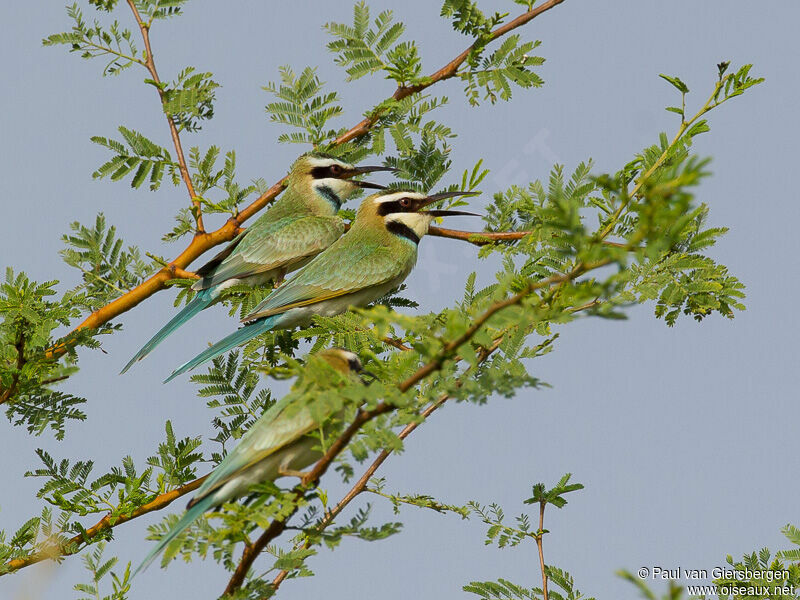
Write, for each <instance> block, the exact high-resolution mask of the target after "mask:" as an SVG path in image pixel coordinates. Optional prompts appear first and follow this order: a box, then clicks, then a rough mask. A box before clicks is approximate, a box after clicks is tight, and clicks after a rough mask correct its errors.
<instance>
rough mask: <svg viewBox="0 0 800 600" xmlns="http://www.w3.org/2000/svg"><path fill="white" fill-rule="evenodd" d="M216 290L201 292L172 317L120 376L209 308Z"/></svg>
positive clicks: (129, 362) (210, 289)
mask: <svg viewBox="0 0 800 600" xmlns="http://www.w3.org/2000/svg"><path fill="white" fill-rule="evenodd" d="M214 290H215V288H208V289H206V290H202V291H200V292H199V293H198V294H197V295H196V296H195V297H194V298H193V299H192V301H191V302H189V304H187V305H186V306H184V307H183V310H181V311H180V312H179V313H178V314H177V315H175V316H174V317H172V319H171V320H170V321H169V323H167V324H166V325H164V326H163V327H162V328H161V329H159V330H158V332H157V333H156V334H155V335H154V336H153V337H152V338H150V341H149V342H147V343H146V344H145V345H144V346H142V349H141V350H139V351H138V352H137V353H136V354H135V355H134V357H133V358H132V359H130V361H128V364H127V365H125V368H124V369H122V371H121V372H120V375H122V373H124V372H125V371H127V370H128V369H130V368H131V367H132V366H133V364H134V363H136V362H137V361H140V360H142V359H143V358H144V357H145V356H147V355H148V354H150V353H151V352H152V351H153V350H154V349H155V348H156V346H158V345H159V344H160V343H161V342H163V341H164V340H165V339H167V337H168V336H169V335H170V334H171V333H172V332H173V331H175V330H176V329H178V327H180V326H181V325H183V324H184V323H186V321H188V320H189V319H191V318H192V317H193V316H195V315H196V314H197V313H199V312H200V311H201V310H203V309H205V308H207V307H208V306H209V305H210V304H211V303H212V302H213V301H214V300H215V298H216V294H214Z"/></svg>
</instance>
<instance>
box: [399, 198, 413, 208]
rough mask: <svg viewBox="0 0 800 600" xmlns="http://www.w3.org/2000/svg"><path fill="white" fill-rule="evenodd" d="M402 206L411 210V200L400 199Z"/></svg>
mask: <svg viewBox="0 0 800 600" xmlns="http://www.w3.org/2000/svg"><path fill="white" fill-rule="evenodd" d="M399 202H400V206H402V207H403V208H409V207H410V206H411V198H400V201H399Z"/></svg>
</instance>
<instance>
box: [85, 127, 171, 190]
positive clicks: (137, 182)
mask: <svg viewBox="0 0 800 600" xmlns="http://www.w3.org/2000/svg"><path fill="white" fill-rule="evenodd" d="M119 132H120V133H121V134H122V138H123V139H124V140H125V142H126V143H127V146H128V147H127V148H126V147H125V144H123V143H122V142H118V141H116V140H112V139H109V138H104V137H100V136H94V137H92V138H90V139H91V140H92V141H93V142H94V143H95V144H99V145H100V146H103V147H105V148H108V149H109V150H111V151H112V152H114V153H115V156H113V157H112V158H111V159H110V160H109V161H107V162H105V163H103V164H102V165H100V167H99V168H98V169H97V170H96V171H95V172H94V173H92V177H94V178H95V179H102V178H104V177H110V178H111V180H112V181H118V180H120V179H122V178H123V177H125V176H127V175H128V174H130V173H131V172H133V173H134V175H133V178H132V179H131V187H132V188H139V187H141V186H142V184H143V183H144V182H145V181H147V180H148V179H147V178H148V175H149V176H150V179H149V182H150V186H149V187H150V189H151V190H153V191H155V190H157V189H158V188H159V187H160V186H161V181H162V179H163V177H164V174H165V172H166V173H169V174H170V176H171V177H172V182H173V183H175V184H177V183H178V181H179V179H178V178H179V175H178V165H177V163H174V162H172V157H171V156H170V153H169V151H168V150H167V149H166V148H162V147H161V146H159V145H157V144H156V143H155V142H152V141H150V140H149V139H147V138H146V137H144V136H143V135H142V134H141V133H138V132H136V131H133V130H131V129H127V128H126V127H122V126H120V128H119Z"/></svg>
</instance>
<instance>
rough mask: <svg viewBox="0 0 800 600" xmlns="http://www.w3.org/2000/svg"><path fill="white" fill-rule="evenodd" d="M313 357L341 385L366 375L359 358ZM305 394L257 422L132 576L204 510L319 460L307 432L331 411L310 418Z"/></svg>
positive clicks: (331, 352) (334, 353)
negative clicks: (340, 377)
mask: <svg viewBox="0 0 800 600" xmlns="http://www.w3.org/2000/svg"><path fill="white" fill-rule="evenodd" d="M315 359H321V360H324V361H325V362H326V363H327V364H328V365H330V366H331V367H333V369H335V370H336V371H338V372H340V373H341V374H342V375H343V376H344V379H345V382H346V381H347V379H353V380H356V379H357V377H358V375H359V374H360V373H365V371H364V370H363V367H362V366H361V361H360V360H359V358H358V356H357V355H356V354H354V353H353V352H349V351H347V350H344V349H342V348H329V349H327V350H322V351H321V352H318V353H317V354H315V355H313V356H312V357H310V360H315ZM311 394H312V395H313V390H312V391H311ZM308 396H309V390H308V389H307V388H306V389H298V386H295V388H294V389H293V390H292V391H291V392H289V394H287V395H286V396H284V397H283V398H282V399H281V400H279V401H278V402H277V403H275V404H274V405H273V406H272V407H270V408H269V409H268V410H267V411H266V412H265V413H264V414H263V415H262V416H261V417H260V418H259V419H258V421H256V423H255V424H254V425H253V426H252V427H251V428H250V430H249V431H248V432H247V433H246V434H245V435H244V436H243V437H242V439H241V441H240V442H239V445H238V446H236V448H234V449H233V450H232V451H231V452H229V453H228V454H227V456H225V458H224V459H223V460H222V462H221V463H220V464H219V465H218V466H217V467H216V468H215V469H214V470H213V471H212V472H211V474H210V475H209V476H208V478H207V479H206V480H205V481H204V482H203V485H202V486H200V488H199V489H198V490H197V493H195V495H194V497H193V498H192V499H191V500H190V501H189V504H188V506H187V510H186V512H185V513H184V515H183V516H182V517H181V518H180V520H179V521H178V522H177V523H176V524H175V525H174V526H173V527H172V529H170V530H169V531H168V532H167V533H166V534H165V535H164V536H163V537H162V538H161V540H160V541H159V542H158V544H157V545H156V547H155V548H153V550H152V551H151V552H150V554H148V555H147V558H145V559H144V561H142V564H141V565H139V567H138V568H137V569H136V573H138V572H139V571H140V570H142V569H144V568H146V567H147V566H148V565H149V564H150V563H151V562H153V560H154V559H155V557H156V556H157V555H158V554H159V553H160V552H161V551H162V550H163V549H164V548H165V547H166V546H167V545H168V544H169V543H170V542H171V541H172V540H174V539H175V538H176V537H177V536H178V535H179V534H180V533H181V532H182V531H184V530H185V529H186V528H187V527H189V526H190V525H191V524H192V523H193V522H194V520H195V519H197V518H198V517H199V516H200V515H201V514H203V513H204V512H206V511H207V510H210V509H211V508H213V507H215V506H219V505H221V504H224V503H225V502H229V501H231V500H234V499H235V498H238V497H241V496H244V495H246V494H247V493H248V491H249V490H250V489H251V487H252V486H253V485H254V484H257V483H261V482H265V481H273V480H275V479H277V478H279V477H281V476H302V475H303V473H301V472H300V471H302V469H305V468H306V467H308V466H309V465H311V464H313V463H315V462H317V461H318V460H319V459H320V458H322V456H323V454H322V450H321V448H320V442H319V439H317V437H315V436H314V435H309V434H311V433H312V432H314V431H316V430H318V429H319V428H320V427H323V426H324V425H325V422H326V421H329V419H330V417H331V416H333V413H334V410H335V409H331V411H330V414H325V413H324V411H323V413H322V414H320V411H319V410H318V408H319V406H318V405H319V403H315V410H314V411H313V414H312V410H311V403H312V402H313V397H312V398H309V397H308ZM337 412H341V409H340V410H339V411H337ZM134 574H135V573H134Z"/></svg>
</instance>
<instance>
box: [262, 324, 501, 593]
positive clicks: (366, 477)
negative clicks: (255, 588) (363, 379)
mask: <svg viewBox="0 0 800 600" xmlns="http://www.w3.org/2000/svg"><path fill="white" fill-rule="evenodd" d="M502 341H503V336H500V337H499V338H497V339H496V340H495V342H494V343H493V344H492V346H491V347H490V348H486V349H484V350H483V351H482V352H481V353H480V356H479V357H478V362H477V364H481V363H483V362H484V361H485V360H486V359H487V358H489V356H491V355H492V353H494V351H495V350H497V349H498V348H499V347H500V344H501V342H502ZM449 398H450V397H449V396H447V395H443V396H442V397H441V398H439V399H438V400H437V401H436V402H434V403H432V404H431V405H429V406H428V407H427V408H426V409H425V410H423V411H422V412H421V413H420V416H421V417H422V419H421V420H420V421H417V422H414V423H409V424H408V425H406V426H405V427H404V428H403V429H402V431H400V433H398V434H397V437H398V439H400V440H404V439H406V438H407V437H408V436H409V435H411V433H413V431H414V430H415V429H416V428H417V427H419V426H420V425H422V423H424V422H425V421H427V419H428V417H429V416H430V415H431V414H432V413H433V411H435V410H436V409H437V408H439V407H441V406H442V405H443V404H444V403H445V402H447V400H449ZM391 453H392V450H390V449H388V448H384V449H383V450H381V451H380V453H379V454H378V456H376V457H375V460H374V461H372V464H371V465H370V466H369V467H368V468H367V470H366V471H364V473H363V474H362V475H361V477H359V478H358V481H356V483H355V485H353V487H352V488H350V491H349V492H347V494H345V495H344V496H343V497H342V499H341V500H339V502H337V503H336V506H334V507H333V508H332V509H331V510H329V511H328V512H326V513H325V516H324V517H323V518H322V519H321V520H320V522H319V523H318V524H317V526H316V527H315V529H314V530H315V533H321V532H322V531H324V530H325V529H326V528H327V527H328V526H329V525H330V524H331V523H333V520H334V519H335V518H336V517H337V516H339V514H340V513H341V512H342V511H343V510H344V508H345V507H346V506H347V505H348V504H350V503H351V502H352V501H353V500H354V499H355V498H356V496H358V495H359V494H361V493H362V492H363V491H364V490H365V489H366V487H367V484H368V483H369V481H370V479H372V477H373V476H374V475H375V472H376V471H377V470H378V469H379V468H380V466H381V465H382V464H383V463H384V462H385V461H386V459H387V458H389V455H390V454H391ZM310 546H311V540H310V539H308V538H306V541H305V542H304V543H303V547H304V548H309V547H310ZM288 575H289V571H288V570H286V569H284V570H282V571H281V572H279V573H278V574H277V575H276V576H275V578H274V579H273V580H272V588H273V590H277V589H278V588H279V587H280V585H281V583H282V582H283V580H284V579H286V577H287V576H288Z"/></svg>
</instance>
